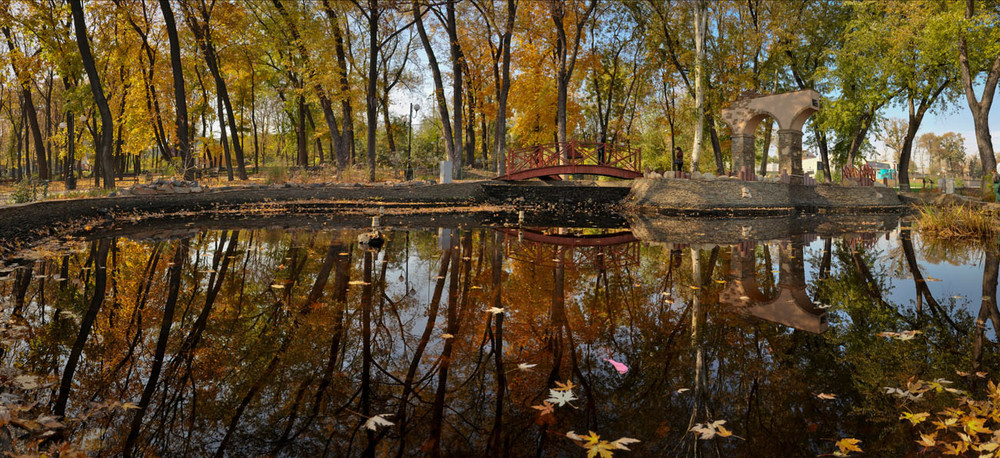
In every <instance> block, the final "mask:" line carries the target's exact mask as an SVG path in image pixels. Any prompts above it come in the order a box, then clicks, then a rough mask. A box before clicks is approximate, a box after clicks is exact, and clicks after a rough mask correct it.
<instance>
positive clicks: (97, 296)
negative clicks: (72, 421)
mask: <svg viewBox="0 0 1000 458" xmlns="http://www.w3.org/2000/svg"><path fill="white" fill-rule="evenodd" d="M70 1H71V2H73V3H79V0H70ZM114 243H115V242H114V240H111V239H101V240H98V241H96V242H94V244H95V247H94V248H93V252H94V253H95V254H94V256H95V257H94V293H93V295H92V296H91V297H90V305H88V306H87V312H86V313H85V314H84V315H83V318H82V319H81V320H80V332H79V333H78V334H77V336H76V341H74V342H73V347H72V348H71V349H70V352H69V357H67V359H66V367H65V369H63V373H62V379H61V380H60V382H59V394H58V395H56V403H55V406H54V407H53V408H52V412H53V413H54V414H55V415H56V416H60V417H61V416H63V415H65V414H66V404H67V403H68V402H69V392H70V390H71V389H72V388H73V375H74V374H75V373H76V365H77V363H79V362H80V356H81V355H82V354H83V346H84V345H85V344H86V343H87V339H88V338H89V337H90V330H91V328H92V327H93V326H94V321H96V320H97V313H98V311H100V310H101V304H102V303H104V294H105V292H106V291H107V284H108V283H107V281H108V271H107V268H106V265H107V260H108V249H109V248H110V247H111V245H113V244H114Z"/></svg>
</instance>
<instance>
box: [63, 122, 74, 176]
mask: <svg viewBox="0 0 1000 458" xmlns="http://www.w3.org/2000/svg"><path fill="white" fill-rule="evenodd" d="M75 116H76V115H74V114H73V111H72V110H66V162H65V163H64V169H65V180H66V189H67V190H73V189H76V175H74V174H73V162H75V161H76V127H75V126H74V123H75V121H76V120H75V119H74V118H75Z"/></svg>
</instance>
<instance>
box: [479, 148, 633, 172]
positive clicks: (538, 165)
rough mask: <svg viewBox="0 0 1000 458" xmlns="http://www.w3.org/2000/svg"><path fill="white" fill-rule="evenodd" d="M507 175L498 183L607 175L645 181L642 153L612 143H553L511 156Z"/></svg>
mask: <svg viewBox="0 0 1000 458" xmlns="http://www.w3.org/2000/svg"><path fill="white" fill-rule="evenodd" d="M506 164H507V174H506V175H501V176H499V177H497V179H498V180H506V181H512V180H527V179H529V178H542V179H549V180H558V179H560V178H559V175H570V174H578V175H604V176H609V177H615V178H628V179H631V178H639V177H642V151H641V150H640V149H639V148H632V147H629V146H623V145H614V144H608V143H579V142H575V141H573V142H566V143H550V144H547V145H536V146H532V147H530V148H523V149H518V150H510V151H508V152H507V162H506Z"/></svg>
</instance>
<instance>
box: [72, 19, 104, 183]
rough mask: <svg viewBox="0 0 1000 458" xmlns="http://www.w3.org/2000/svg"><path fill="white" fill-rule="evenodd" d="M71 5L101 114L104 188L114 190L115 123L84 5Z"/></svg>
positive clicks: (78, 45)
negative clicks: (95, 54)
mask: <svg viewBox="0 0 1000 458" xmlns="http://www.w3.org/2000/svg"><path fill="white" fill-rule="evenodd" d="M69 5H70V10H71V11H72V13H73V27H74V29H75V31H76V45H77V47H79V48H80V58H81V60H83V68H84V70H86V72H87V79H89V80H90V91H91V92H92V93H93V94H94V103H95V104H97V110H98V111H99V112H100V113H101V142H100V148H99V149H98V151H99V153H98V157H99V161H100V162H101V173H102V175H103V177H104V187H105V188H106V189H114V187H115V168H114V165H113V164H112V163H111V146H112V135H113V133H114V132H113V129H114V122H113V121H112V120H111V107H109V106H108V99H107V98H106V97H105V96H104V89H103V88H102V87H101V77H100V75H98V74H97V65H96V64H95V63H94V55H93V54H91V53H90V42H89V41H88V39H87V23H86V22H85V20H84V14H83V5H81V4H80V0H70V1H69Z"/></svg>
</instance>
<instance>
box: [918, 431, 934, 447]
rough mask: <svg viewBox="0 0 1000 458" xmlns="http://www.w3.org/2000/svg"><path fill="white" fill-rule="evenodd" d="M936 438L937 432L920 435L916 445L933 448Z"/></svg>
mask: <svg viewBox="0 0 1000 458" xmlns="http://www.w3.org/2000/svg"><path fill="white" fill-rule="evenodd" d="M936 437H937V431H935V432H933V433H931V434H929V435H928V434H921V435H920V440H918V441H917V443H918V444H920V445H923V446H924V447H933V446H935V445H937V439H936Z"/></svg>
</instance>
